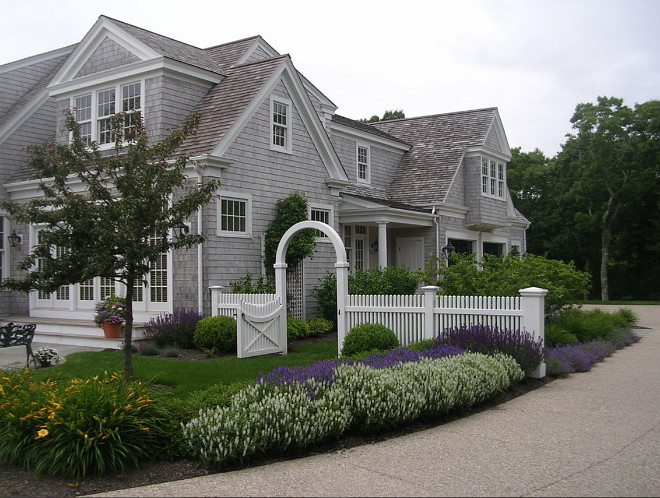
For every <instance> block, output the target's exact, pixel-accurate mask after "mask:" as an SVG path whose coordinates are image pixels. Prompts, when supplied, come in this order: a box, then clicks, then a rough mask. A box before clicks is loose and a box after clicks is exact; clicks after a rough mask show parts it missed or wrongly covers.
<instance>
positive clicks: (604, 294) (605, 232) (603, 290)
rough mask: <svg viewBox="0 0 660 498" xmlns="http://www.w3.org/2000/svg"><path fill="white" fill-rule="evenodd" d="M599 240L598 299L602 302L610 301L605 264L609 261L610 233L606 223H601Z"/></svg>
mask: <svg viewBox="0 0 660 498" xmlns="http://www.w3.org/2000/svg"><path fill="white" fill-rule="evenodd" d="M601 230H602V238H601V257H600V296H601V297H600V298H601V299H602V300H603V301H609V300H610V287H609V274H608V272H607V264H608V263H609V260H610V240H611V236H610V235H611V232H610V227H609V225H608V224H607V223H603V227H602V229H601Z"/></svg>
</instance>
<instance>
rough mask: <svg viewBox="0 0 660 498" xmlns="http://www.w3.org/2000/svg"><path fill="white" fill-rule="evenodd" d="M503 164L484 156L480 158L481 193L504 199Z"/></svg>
mask: <svg viewBox="0 0 660 498" xmlns="http://www.w3.org/2000/svg"><path fill="white" fill-rule="evenodd" d="M504 184H505V166H504V164H503V163H500V162H497V161H493V160H492V159H488V158H485V157H482V158H481V193H482V194H484V195H487V196H490V197H497V198H499V199H504V197H505V194H504Z"/></svg>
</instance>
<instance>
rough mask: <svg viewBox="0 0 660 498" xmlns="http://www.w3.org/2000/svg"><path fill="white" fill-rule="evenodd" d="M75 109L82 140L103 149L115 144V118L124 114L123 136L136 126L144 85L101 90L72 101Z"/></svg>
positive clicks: (137, 84) (135, 84) (136, 84)
mask: <svg viewBox="0 0 660 498" xmlns="http://www.w3.org/2000/svg"><path fill="white" fill-rule="evenodd" d="M72 105H73V108H74V115H75V118H76V121H77V122H78V124H79V125H80V137H81V138H82V139H83V140H84V141H85V142H86V143H90V142H92V141H96V142H97V143H98V144H99V145H100V146H101V147H103V146H109V145H112V144H113V143H114V142H115V133H114V130H113V129H112V117H113V116H114V115H115V114H117V113H118V112H123V113H125V118H124V134H126V133H127V132H128V131H129V130H130V129H131V128H133V127H134V126H136V125H137V124H138V121H139V119H138V118H139V116H140V112H141V111H142V83H141V82H133V83H128V84H125V85H116V86H113V87H108V88H102V89H99V90H95V91H93V92H91V93H87V94H84V95H77V96H75V97H74V98H73V101H72Z"/></svg>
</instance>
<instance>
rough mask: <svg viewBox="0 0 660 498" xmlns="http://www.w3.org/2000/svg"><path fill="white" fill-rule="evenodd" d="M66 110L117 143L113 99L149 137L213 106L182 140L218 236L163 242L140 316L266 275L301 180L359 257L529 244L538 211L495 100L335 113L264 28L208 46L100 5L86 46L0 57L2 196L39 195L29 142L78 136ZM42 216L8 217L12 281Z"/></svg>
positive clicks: (43, 301) (407, 258)
mask: <svg viewBox="0 0 660 498" xmlns="http://www.w3.org/2000/svg"><path fill="white" fill-rule="evenodd" d="M356 91H358V90H356ZM70 109H75V113H76V118H77V120H78V121H79V122H80V124H81V130H82V133H83V134H84V135H86V136H87V137H88V139H90V140H94V141H96V142H97V143H98V144H100V146H101V148H104V147H107V148H110V147H112V143H111V139H112V137H111V135H110V134H109V133H108V131H107V129H106V123H107V118H108V116H110V115H112V114H114V113H116V112H120V111H129V112H140V113H142V117H143V119H144V122H145V125H146V128H147V131H148V133H149V136H150V137H151V138H152V139H153V140H159V139H162V138H163V137H165V136H166V135H167V133H168V130H169V129H171V128H173V127H176V126H177V125H179V124H180V123H181V122H182V120H183V119H184V118H185V117H186V116H188V115H189V114H190V113H191V112H193V111H198V112H200V113H201V114H202V124H201V126H200V129H199V132H198V134H197V135H196V136H195V137H192V138H190V139H189V140H188V141H187V143H186V144H185V146H184V150H183V152H184V153H186V154H187V155H189V156H190V157H191V160H190V168H189V174H190V177H191V179H199V178H202V177H204V176H213V177H219V178H220V179H221V182H222V186H221V188H220V190H219V192H218V198H217V200H214V201H212V202H211V203H210V204H209V205H206V206H204V208H203V209H201V210H200V211H199V213H198V214H197V216H194V217H192V218H191V219H190V220H188V224H189V225H190V228H191V230H193V231H195V232H197V233H200V232H201V233H204V234H205V235H206V237H207V240H206V242H204V243H203V244H202V245H200V246H198V247H195V248H192V249H190V250H182V251H175V252H173V253H171V254H165V255H163V258H162V261H161V262H160V263H159V264H158V265H157V266H154V267H153V269H152V276H154V277H155V278H152V279H151V284H150V285H146V286H145V287H144V288H143V289H142V290H141V292H140V293H139V295H138V299H139V300H138V301H137V302H136V303H135V308H136V310H137V311H138V315H137V316H136V319H137V320H138V321H140V320H147V319H148V318H149V317H151V316H154V315H156V314H159V313H162V312H172V311H174V310H177V309H183V308H185V309H198V310H201V311H203V312H205V313H208V312H209V306H210V301H209V291H208V289H209V287H210V286H216V285H222V286H225V287H227V288H229V284H230V282H233V281H236V280H238V279H239V278H241V277H243V276H244V275H245V274H246V272H247V271H250V272H251V273H252V274H259V273H261V272H262V271H263V268H262V266H263V263H262V259H263V235H264V232H265V230H266V227H267V225H268V223H269V222H270V221H271V220H272V219H273V218H274V216H275V204H276V202H277V201H278V200H280V199H284V198H286V197H287V196H289V195H290V194H291V193H293V192H296V191H297V192H303V193H304V194H305V195H306V197H307V199H308V201H309V204H310V212H309V217H310V219H313V220H318V221H324V222H326V223H328V224H330V225H331V226H333V227H334V228H335V229H336V230H337V231H338V233H339V234H340V235H341V236H342V238H343V240H344V243H345V246H346V251H347V255H348V259H349V260H350V264H351V269H352V270H354V269H358V268H364V269H368V268H374V267H377V266H381V267H384V266H391V265H406V266H408V267H410V268H413V269H417V268H422V267H423V266H424V263H425V261H427V260H428V258H429V256H430V255H431V254H441V251H442V248H443V247H445V246H446V245H448V243H449V242H451V245H452V246H454V247H455V248H456V249H457V250H459V251H463V252H474V253H476V254H477V255H478V256H482V255H483V254H484V253H494V254H505V253H507V252H509V251H511V250H513V249H514V248H515V249H516V250H518V251H519V252H521V253H522V252H524V251H525V230H526V228H527V226H528V224H529V223H528V221H527V220H526V219H525V218H524V216H522V215H521V214H520V213H519V212H518V211H516V209H515V207H514V206H513V204H512V202H511V198H510V196H509V193H508V189H507V185H506V164H507V161H509V160H510V158H511V153H510V149H509V145H508V143H507V139H506V135H505V132H504V128H503V126H502V123H501V120H500V117H499V114H498V111H497V109H496V108H489V109H480V110H474V111H465V112H456V113H450V114H437V115H431V116H424V117H418V118H411V119H400V120H393V121H384V122H378V123H372V124H365V123H360V122H357V121H354V120H351V119H348V118H346V117H343V116H340V115H338V114H336V112H335V111H336V110H337V106H336V105H335V104H334V103H333V102H332V101H331V100H329V99H328V97H326V96H325V95H324V94H323V93H322V92H321V91H320V90H319V89H318V88H317V87H316V86H315V85H314V84H312V83H311V82H310V81H308V80H307V79H306V78H305V77H304V76H303V75H302V74H300V73H299V72H298V70H297V69H296V68H295V66H294V65H293V62H292V60H291V58H290V57H289V56H288V55H281V54H279V53H278V52H277V51H276V50H275V49H274V48H273V47H271V46H270V45H269V44H268V43H267V42H266V41H265V40H264V39H262V38H261V37H260V36H255V37H251V38H246V39H243V40H239V41H235V42H231V43H226V44H223V45H218V46H215V47H211V48H208V49H200V48H197V47H193V46H191V45H187V44H185V43H182V42H179V41H176V40H172V39H170V38H167V37H164V36H161V35H159V34H156V33H152V32H149V31H146V30H144V29H141V28H138V27H136V26H132V25H129V24H126V23H123V22H120V21H117V20H114V19H111V18H108V17H106V16H101V17H100V18H99V19H98V21H97V22H96V23H95V24H94V26H93V27H92V28H91V30H90V31H89V32H88V33H87V34H86V35H85V37H84V38H83V39H82V40H81V41H80V42H79V43H78V44H76V45H72V46H69V47H65V48H61V49H58V50H54V51H52V52H48V53H45V54H41V55H35V56H33V57H29V58H27V59H23V60H19V61H16V62H12V63H9V64H5V65H3V66H0V199H3V200H7V199H9V200H12V201H19V202H20V201H22V200H25V199H29V198H32V197H34V196H38V195H39V190H38V188H37V183H36V182H35V181H34V180H32V179H31V178H30V170H29V168H28V167H27V155H26V152H25V147H26V146H27V145H30V144H36V143H44V142H46V141H47V140H51V139H53V138H55V139H56V140H59V141H66V140H68V134H67V133H66V132H65V130H64V126H63V125H64V115H65V111H66V110H70ZM202 166H203V167H202ZM202 179H203V178H202ZM1 214H2V213H0V215H1ZM39 229H40V227H37V226H23V225H19V224H16V223H14V222H13V221H12V220H10V219H8V218H7V217H6V216H3V217H0V272H1V276H2V277H3V278H4V277H7V276H9V275H10V274H11V275H15V274H14V273H13V272H15V271H16V270H15V267H16V264H17V262H18V261H19V260H20V259H22V258H23V257H24V256H25V255H26V254H27V253H28V251H29V250H30V247H31V245H32V244H33V243H34V241H35V240H36V238H37V236H38V231H39ZM13 233H15V234H17V235H19V236H20V239H19V243H18V245H17V247H11V245H10V243H9V241H10V239H9V237H10V235H11V234H13ZM330 246H331V245H330V244H328V243H327V242H326V241H324V240H323V237H319V239H318V244H317V250H316V254H315V255H314V257H313V258H311V259H309V260H307V261H305V262H304V264H303V265H302V267H301V268H300V271H299V274H298V275H297V279H296V280H297V282H298V284H297V288H295V287H292V289H293V290H292V292H293V293H294V295H297V298H298V303H299V308H298V309H299V310H300V311H299V312H300V314H301V316H303V317H307V318H309V317H311V316H313V314H314V313H315V302H314V300H313V298H312V297H311V289H312V288H313V287H314V286H315V285H316V283H317V282H318V279H319V278H320V277H321V276H322V275H324V274H325V273H326V272H328V271H332V270H333V263H334V261H335V259H334V258H335V256H334V253H333V251H332V248H331V247H330ZM113 289H114V284H113V283H112V282H111V281H108V280H106V279H101V278H96V279H94V281H88V282H84V283H79V284H75V285H70V286H65V287H62V288H61V289H60V290H59V291H57V292H55V293H52V294H44V293H40V292H33V293H31V294H30V295H29V296H26V295H24V294H19V293H15V292H0V314H4V315H23V316H27V315H29V316H31V317H33V319H37V318H43V319H44V320H42V321H43V322H44V325H43V326H42V327H41V328H42V330H43V329H44V328H47V326H46V325H45V324H46V322H48V321H49V320H50V321H51V322H57V320H60V321H62V320H64V319H66V320H68V321H69V322H73V321H75V320H80V321H81V322H80V323H81V324H83V323H84V324H87V325H89V324H90V323H91V322H90V319H91V316H92V310H93V306H94V303H95V302H96V301H98V300H99V299H100V298H102V297H103V296H105V295H107V294H108V293H109V292H110V291H111V290H113ZM116 290H117V291H118V292H121V289H120V288H117V289H116ZM53 328H57V327H56V326H53ZM69 328H70V327H69ZM62 341H64V339H62Z"/></svg>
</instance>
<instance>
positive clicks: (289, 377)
mask: <svg viewBox="0 0 660 498" xmlns="http://www.w3.org/2000/svg"><path fill="white" fill-rule="evenodd" d="M463 353H465V350H463V349H461V348H459V347H456V346H445V345H434V346H433V347H432V348H430V349H427V350H424V351H411V350H410V349H408V348H397V349H393V350H391V351H387V352H386V353H377V354H372V355H369V356H367V357H366V358H364V359H363V360H362V361H356V360H355V359H351V358H349V359H344V360H325V361H317V362H316V363H312V364H311V365H307V366H304V367H294V368H291V367H277V368H275V369H273V370H272V371H271V372H270V373H268V374H263V373H262V374H260V375H259V377H258V378H257V381H256V383H258V384H272V385H282V384H292V383H299V384H310V385H317V384H322V385H326V386H328V385H330V384H332V383H333V382H334V381H335V377H334V372H335V369H336V368H337V367H338V366H339V365H351V364H363V365H367V366H370V367H372V368H377V369H384V368H393V367H397V366H400V365H401V364H403V363H408V362H419V361H420V360H421V359H422V358H431V359H433V358H446V357H448V356H456V355H460V354H463Z"/></svg>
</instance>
